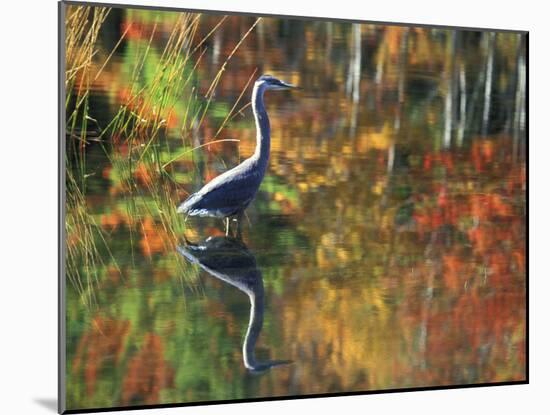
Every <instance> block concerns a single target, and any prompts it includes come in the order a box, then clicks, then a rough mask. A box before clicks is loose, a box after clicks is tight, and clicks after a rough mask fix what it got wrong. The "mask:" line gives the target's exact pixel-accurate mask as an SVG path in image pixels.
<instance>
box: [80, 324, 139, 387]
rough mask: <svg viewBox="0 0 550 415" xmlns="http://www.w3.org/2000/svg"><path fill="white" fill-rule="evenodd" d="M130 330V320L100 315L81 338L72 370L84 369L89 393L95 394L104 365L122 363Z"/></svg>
mask: <svg viewBox="0 0 550 415" xmlns="http://www.w3.org/2000/svg"><path fill="white" fill-rule="evenodd" d="M129 332H130V322H129V321H117V320H111V319H106V318H103V317H99V316H98V317H95V318H94V319H93V320H92V328H91V329H90V330H88V331H87V332H85V333H84V334H83V335H82V337H81V338H80V340H79V342H78V346H77V351H76V355H75V357H74V359H73V362H72V366H73V367H72V370H73V373H75V374H77V373H79V372H80V370H82V369H83V370H84V382H85V384H86V393H87V394H88V395H93V394H94V391H95V387H96V383H97V380H98V377H99V374H100V373H99V372H100V371H101V369H102V367H103V365H105V364H107V363H110V364H119V363H120V359H121V356H122V353H123V351H124V347H125V342H126V338H127V337H128V334H129Z"/></svg>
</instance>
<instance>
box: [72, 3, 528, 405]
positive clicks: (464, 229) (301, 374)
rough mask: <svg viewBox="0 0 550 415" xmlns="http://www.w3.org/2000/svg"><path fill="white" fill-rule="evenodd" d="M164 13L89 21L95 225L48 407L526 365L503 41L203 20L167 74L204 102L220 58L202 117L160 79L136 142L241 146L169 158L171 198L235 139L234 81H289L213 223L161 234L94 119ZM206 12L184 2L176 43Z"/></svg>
mask: <svg viewBox="0 0 550 415" xmlns="http://www.w3.org/2000/svg"><path fill="white" fill-rule="evenodd" d="M176 18H177V13H154V12H150V11H123V10H112V11H111V13H110V14H109V16H108V18H107V20H106V21H105V22H104V24H103V26H102V28H101V30H100V33H99V37H98V42H97V51H98V52H97V54H96V55H95V58H94V59H95V60H94V67H95V68H96V69H99V68H101V66H102V63H103V62H104V60H105V59H106V58H107V57H109V54H110V51H111V50H113V48H114V47H115V46H116V49H115V52H114V54H113V55H112V56H110V58H109V60H108V63H107V64H106V65H105V66H104V68H102V69H101V74H100V76H98V77H97V78H96V79H95V80H94V82H93V84H92V87H91V93H90V101H89V120H90V121H89V126H88V132H87V134H88V137H89V138H90V139H89V141H88V143H87V144H86V146H84V147H83V150H82V153H81V154H85V157H86V165H85V176H86V190H85V192H84V191H83V195H84V196H83V197H84V200H85V206H86V209H87V211H88V212H89V214H90V217H91V218H92V219H93V220H94V223H95V224H97V226H98V228H100V229H101V233H100V234H101V235H102V236H101V238H96V241H95V244H96V245H97V246H98V256H97V258H95V260H96V262H95V263H94V265H93V267H94V272H93V275H89V274H87V272H86V269H87V268H85V267H84V265H82V267H81V268H80V271H79V278H80V280H79V281H80V282H78V281H75V279H74V278H69V280H68V282H67V290H68V292H67V319H66V321H67V366H68V367H67V379H68V380H67V403H68V408H70V409H76V408H97V407H106V406H121V405H143V404H162V403H177V402H196V401H210V400H222V399H223V400H225V399H242V398H257V397H271V396H292V395H304V394H318V393H333V392H349V391H369V390H381V389H395V388H409V387H423V386H440V385H459V384H472V383H486V382H501V381H517V380H523V379H525V359H526V357H525V352H526V351H525V330H526V324H525V301H526V297H525V289H526V265H525V261H526V259H525V257H526V251H525V244H526V242H525V237H526V235H525V234H526V227H525V215H526V211H525V210H526V209H525V204H526V203H525V202H526V196H525V192H526V170H525V145H526V143H525V131H524V123H525V113H524V106H525V103H524V96H525V89H524V88H525V84H524V82H523V81H524V79H523V77H524V76H525V72H524V71H525V55H524V43H522V39H521V36H520V35H517V34H511V33H499V34H497V35H496V36H493V35H491V34H490V33H481V32H452V31H448V30H442V29H425V28H422V29H419V28H403V27H394V26H393V27H392V26H375V25H362V26H360V25H351V24H347V23H337V24H336V23H327V22H314V21H299V20H281V19H275V18H264V19H263V20H261V21H260V22H258V23H257V24H256V26H254V27H253V29H252V30H251V31H250V32H249V33H248V31H249V29H250V28H251V27H252V26H253V25H254V23H255V20H256V19H255V18H251V17H247V18H242V17H235V16H233V17H229V18H227V19H225V20H223V21H222V23H221V25H220V26H219V27H218V29H217V30H216V31H215V32H214V33H213V35H212V36H210V37H209V38H208V39H207V40H206V41H205V42H204V43H203V44H202V45H201V46H200V48H199V49H198V52H197V53H196V54H195V55H193V57H192V60H193V59H195V60H194V61H193V62H192V65H193V66H195V72H194V75H193V77H192V80H191V81H190V83H189V84H188V85H187V86H185V88H186V89H185V91H188V93H187V95H186V97H187V96H192V97H195V98H196V99H197V101H198V102H199V103H200V102H202V103H204V101H205V98H204V96H205V95H207V93H208V90H209V87H210V84H211V82H212V79H213V78H214V77H215V76H216V74H217V73H218V70H219V69H220V67H222V65H224V62H226V67H225V71H224V72H223V74H222V77H221V79H220V82H219V84H218V85H217V87H216V89H215V92H214V93H213V95H212V100H211V104H210V107H209V108H208V111H207V112H206V115H205V117H204V119H203V120H202V123H200V125H199V124H198V123H197V124H196V125H194V127H193V128H191V131H192V133H191V134H187V133H185V134H184V133H183V132H182V131H183V130H184V129H183V127H182V126H183V125H185V123H186V122H187V121H186V115H185V108H187V107H184V106H183V105H182V104H181V102H183V101H185V100H187V99H189V98H185V97H181V100H180V101H181V102H180V101H178V103H176V104H174V109H173V111H171V112H170V114H169V115H167V116H166V119H165V123H164V124H165V126H166V128H165V129H164V130H163V136H162V141H161V143H162V144H160V145H159V146H160V147H161V148H170V150H171V151H172V154H173V153H174V152H176V153H177V151H178V149H181V148H183V149H185V148H188V147H189V148H192V147H195V146H198V145H201V144H203V143H206V142H208V141H212V140H213V139H214V137H215V139H216V140H240V141H239V142H236V141H223V142H219V143H216V144H212V145H209V146H204V147H200V148H197V149H196V150H193V151H190V152H189V153H186V156H185V157H182V158H181V159H178V160H177V161H175V162H173V163H171V164H170V170H169V172H170V173H171V174H172V178H173V182H171V184H170V185H171V186H173V189H174V192H173V200H172V201H173V204H174V206H175V205H176V204H178V203H179V202H180V201H181V200H183V199H184V198H185V197H186V196H187V194H189V193H191V192H194V191H196V190H198V188H200V187H201V186H202V185H203V184H204V183H205V182H207V181H208V180H210V179H211V178H213V177H215V176H216V175H217V174H219V173H220V172H223V171H225V170H226V169H227V168H230V167H232V166H234V165H236V164H237V163H238V162H239V160H242V159H243V158H244V157H248V156H249V155H250V154H252V152H253V151H254V145H255V130H254V122H253V118H252V112H251V110H250V107H249V106H246V104H247V102H248V100H249V96H250V93H251V85H252V83H251V84H249V85H248V87H247V88H245V87H246V85H247V81H248V80H249V79H254V78H255V77H257V76H259V75H260V74H262V73H271V74H273V75H276V76H277V77H279V78H281V79H283V80H285V81H288V82H291V83H295V84H298V85H300V86H302V87H303V90H302V91H299V92H292V93H289V92H278V91H277V92H274V91H273V92H268V93H267V94H266V105H267V111H268V114H269V116H270V120H271V129H272V149H271V157H270V165H269V169H268V172H267V174H266V178H265V180H264V182H263V184H262V187H261V189H260V192H259V194H258V195H257V197H256V200H255V201H254V202H253V204H252V205H251V206H250V208H249V209H248V210H247V217H246V218H245V222H244V226H243V227H244V237H243V240H242V241H236V240H235V239H233V238H231V237H225V236H224V234H223V223H222V221H220V220H215V219H208V218H199V219H197V218H189V219H188V220H187V222H185V223H184V218H183V217H181V218H179V219H178V221H180V223H178V226H180V229H182V230H183V231H182V232H181V234H177V235H174V234H173V233H171V232H170V230H169V229H168V228H167V226H166V224H165V222H163V221H162V220H160V219H159V217H162V214H163V213H162V209H161V208H159V206H158V205H157V204H155V203H154V202H153V201H152V199H151V193H152V192H151V178H150V177H149V175H148V173H147V171H145V170H144V171H142V170H141V169H140V164H139V163H136V165H137V167H136V168H135V169H134V170H133V171H132V178H133V181H132V186H131V190H128V186H127V185H126V184H125V182H124V181H123V180H121V179H120V176H121V174H122V173H120V172H118V171H117V165H116V163H114V162H113V160H115V159H116V157H117V156H121V157H126V153H125V147H124V146H125V145H124V142H123V141H122V142H119V138H118V137H116V136H114V135H113V136H111V135H103V136H101V131H103V130H105V129H106V126H107V125H108V124H109V122H110V120H111V119H112V118H113V117H114V116H115V114H116V113H117V111H118V110H119V108H120V106H121V105H122V104H123V103H124V102H125V100H127V99H128V94H129V93H130V92H128V91H129V90H130V89H131V88H130V86H129V85H130V84H131V83H132V82H134V81H133V80H135V79H136V75H135V74H136V68H135V62H136V60H137V56H138V55H140V54H143V53H144V52H143V51H144V50H146V49H147V45H149V49H148V53H149V55H148V56H147V59H146V60H145V62H146V64H145V65H144V67H143V69H142V70H143V73H142V74H139V72H138V78H140V77H142V78H144V79H145V78H147V73H148V71H149V72H154V71H155V65H156V63H157V61H158V59H159V56H161V55H162V51H163V49H164V47H165V44H166V42H167V41H168V39H169V37H170V33H171V31H172V27H173V25H174V21H175V20H176ZM221 18H222V16H216V15H211V16H207V15H204V16H202V17H201V19H200V24H199V25H198V29H197V33H196V34H195V38H194V40H193V42H194V44H197V43H198V41H199V39H202V38H203V37H204V36H205V35H207V34H208V33H209V32H210V31H211V30H212V29H213V28H214V27H215V26H216V25H217V24H218V23H219V22H220V21H221ZM123 35H124V36H123ZM121 36H123V41H122V42H120V44H119V45H118V46H117V42H118V40H119V39H120V37H121ZM243 37H244V40H243V41H242V43H241V44H240V45H239V44H238V43H239V41H240V40H242V39H243ZM236 46H238V48H236ZM235 48H236V49H235ZM233 51H234V53H233V54H232V52H233ZM231 54H232V55H231ZM230 55H231V58H230V60H228V61H226V59H227V58H228V56H230ZM198 56H201V57H200V59H198ZM255 71H256V72H255ZM243 90H244V93H243V95H242V97H241V93H242V92H243ZM195 98H193V99H195ZM239 98H240V99H239ZM180 105H181V106H180ZM242 107H244V108H242ZM233 108H235V109H233ZM241 108H242V110H241V111H238V110H239V109H241ZM151 111H153V112H154V111H155V110H154V108H152V109H151ZM228 114H230V116H228ZM145 118H146V117H145ZM224 121H227V122H226V123H225V125H224V128H223V129H222V130H221V131H218V130H219V128H220V126H221V125H222V124H223V123H224ZM189 124H190V125H191V123H189ZM94 137H101V139H97V140H94ZM67 140H71V136H68V138H67ZM102 140H103V141H105V142H106V143H108V144H105V143H102ZM112 143H117V144H116V145H114V144H112ZM144 145H145V144H144ZM163 146H164V147H163ZM70 148H72V147H71V145H70V144H69V141H68V151H69V149H70ZM115 153H116V154H115ZM69 157H70V156H69ZM174 182H175V183H174ZM129 195H130V196H129ZM170 203H171V202H170ZM136 205H140V206H144V207H143V208H136ZM159 211H160V212H159ZM136 212H137V213H136ZM73 233H74V232H73ZM73 233H72V232H71V228H70V229H68V233H67V239H68V244H71V243H73V242H74V241H78V239H79V235H74V234H73ZM209 238H210V239H209ZM186 239H187V240H188V241H189V242H188V243H186V242H185V240H186ZM74 243H75V244H76V243H77V242H74ZM102 246H103V248H102Z"/></svg>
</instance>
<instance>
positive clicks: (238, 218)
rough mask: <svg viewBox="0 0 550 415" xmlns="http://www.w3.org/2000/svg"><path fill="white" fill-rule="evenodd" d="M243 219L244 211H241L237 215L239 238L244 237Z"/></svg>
mask: <svg viewBox="0 0 550 415" xmlns="http://www.w3.org/2000/svg"><path fill="white" fill-rule="evenodd" d="M242 219H243V213H242V212H241V213H239V214H238V215H237V239H239V240H240V239H243V234H242V226H241V224H242V221H243V220H242Z"/></svg>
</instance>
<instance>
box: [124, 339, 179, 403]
mask: <svg viewBox="0 0 550 415" xmlns="http://www.w3.org/2000/svg"><path fill="white" fill-rule="evenodd" d="M173 382H174V371H173V369H172V368H170V367H169V365H168V363H167V362H166V361H165V360H164V347H163V345H162V340H161V338H160V337H159V336H158V335H156V334H152V333H146V334H145V337H144V339H143V345H142V346H141V349H140V350H139V352H137V353H136V354H135V355H134V356H133V357H132V358H130V361H129V362H128V369H127V371H126V375H125V376H124V380H123V382H122V403H123V404H125V405H127V404H130V403H132V402H133V401H138V402H142V403H144V404H155V403H158V402H159V393H160V391H161V390H162V389H164V388H170V387H173Z"/></svg>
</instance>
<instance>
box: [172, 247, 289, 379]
mask: <svg viewBox="0 0 550 415" xmlns="http://www.w3.org/2000/svg"><path fill="white" fill-rule="evenodd" d="M177 249H178V252H179V253H180V254H182V255H183V256H184V257H185V258H187V259H188V260H189V261H190V262H191V263H195V264H198V265H199V266H200V267H201V268H202V269H204V270H205V271H206V272H208V273H209V274H210V275H212V276H214V277H216V278H218V279H220V280H222V281H224V282H226V283H227V284H230V285H232V286H233V287H236V288H238V289H239V290H240V291H242V292H244V293H245V294H246V295H247V296H248V298H249V299H250V319H249V322H248V328H247V330H246V335H245V337H244V341H243V362H244V366H245V367H246V368H247V369H248V370H249V371H251V372H253V373H258V372H262V371H264V370H267V369H270V368H272V367H274V366H278V365H283V364H287V363H291V361H289V360H269V361H264V362H258V361H257V360H256V353H255V352H254V348H255V346H256V341H257V340H258V336H259V335H260V331H261V330H262V325H263V321H264V283H263V278H262V273H261V271H260V270H259V269H258V266H257V264H256V258H255V257H254V254H252V252H250V251H249V250H248V248H247V247H246V245H245V244H244V243H243V242H242V241H241V240H238V239H235V238H232V237H223V236H216V237H210V238H208V239H206V240H205V241H204V242H203V243H202V244H200V245H194V244H191V243H189V242H188V243H187V244H186V245H185V246H178V248H177Z"/></svg>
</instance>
